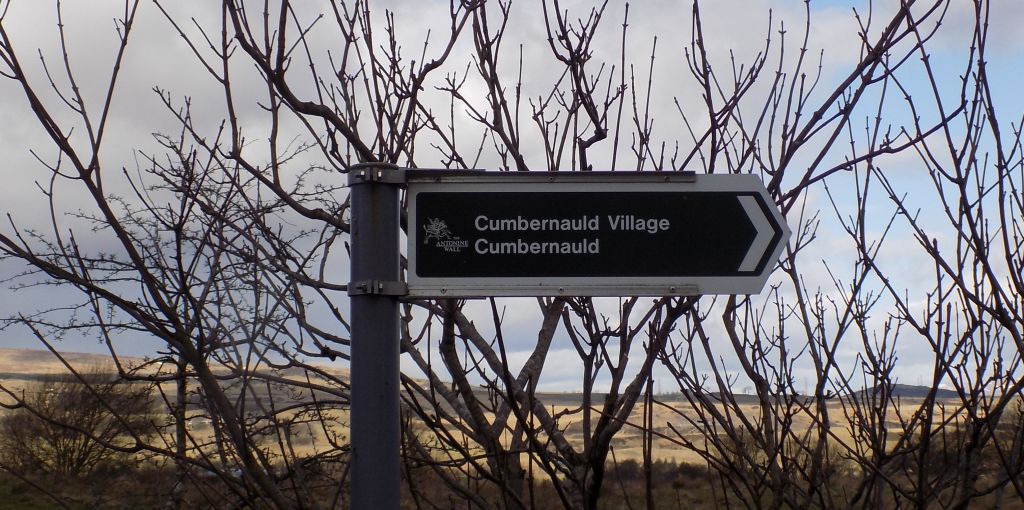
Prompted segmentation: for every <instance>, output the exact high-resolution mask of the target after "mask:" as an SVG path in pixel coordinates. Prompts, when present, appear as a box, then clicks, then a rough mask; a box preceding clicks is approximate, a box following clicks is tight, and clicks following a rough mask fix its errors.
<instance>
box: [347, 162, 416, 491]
mask: <svg viewBox="0 0 1024 510" xmlns="http://www.w3.org/2000/svg"><path fill="white" fill-rule="evenodd" d="M403 175H404V172H403V171H401V170H398V169H397V168H396V167H394V166H393V165H380V164H369V165H358V166H356V167H354V168H353V169H352V170H351V172H350V174H349V185H350V193H351V198H352V204H351V205H352V216H351V217H352V232H351V233H352V244H351V250H352V258H351V261H352V271H351V278H352V279H351V281H350V283H349V291H348V292H349V295H350V296H351V298H350V304H351V311H352V316H351V318H350V320H351V325H352V350H351V355H352V359H351V385H352V387H351V415H350V432H351V441H352V457H351V458H352V465H351V475H352V477H351V483H352V492H351V497H352V508H353V509H354V510H378V509H380V510H397V509H398V508H399V493H400V490H399V489H400V486H401V474H400V468H399V456H400V447H399V445H400V440H401V437H400V433H401V432H400V430H399V407H398V406H399V393H398V392H399V367H398V361H399V336H398V335H399V329H398V327H399V326H398V299H399V296H400V295H402V294H404V291H403V285H402V284H401V283H400V279H401V275H400V267H399V256H400V255H399V246H398V244H399V228H400V227H399V215H400V212H399V207H400V205H399V188H400V186H401V182H404V178H400V179H399V177H400V176H403Z"/></svg>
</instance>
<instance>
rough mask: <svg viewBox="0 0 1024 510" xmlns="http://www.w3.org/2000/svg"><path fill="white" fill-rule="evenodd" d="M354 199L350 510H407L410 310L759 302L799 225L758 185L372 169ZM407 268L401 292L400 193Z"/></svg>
mask: <svg viewBox="0 0 1024 510" xmlns="http://www.w3.org/2000/svg"><path fill="white" fill-rule="evenodd" d="M349 184H350V186H351V192H352V195H351V198H352V246H351V248H352V257H351V260H352V269H351V271H352V272H351V277H352V279H351V281H350V282H349V285H348V292H349V295H350V296H351V311H352V313H351V332H352V350H351V356H352V359H351V367H352V373H351V386H352V388H351V400H350V402H351V410H352V414H351V434H352V436H351V437H352V464H351V466H352V468H351V469H352V499H351V506H352V508H357V509H363V508H374V509H388V510H391V509H397V508H398V505H399V501H398V495H399V482H400V470H399V444H400V438H399V426H398V425H399V422H398V420H399V405H398V402H399V398H398V397H399V394H398V392H399V389H398V388H399V385H398V383H399V366H398V358H399V348H398V344H399V337H398V335H399V327H398V320H399V317H398V310H399V307H398V302H399V300H400V299H402V298H403V297H412V298H431V297H438V298H446V297H447V298H462V297H483V296H684V295H698V294H753V293H757V292H760V291H761V288H762V287H764V284H765V282H766V281H767V279H768V275H769V273H770V272H771V270H772V269H773V268H774V266H775V263H776V261H777V260H778V258H779V254H780V253H781V251H782V249H783V247H784V246H785V244H786V242H787V240H788V239H789V234H790V232H789V228H788V227H787V226H786V223H785V221H784V219H783V218H782V215H781V214H780V213H779V211H778V209H777V208H776V207H775V204H774V202H773V201H772V200H771V197H770V196H769V195H768V192H767V191H766V190H765V188H764V185H762V184H761V181H760V180H759V179H758V178H757V177H755V176H752V175H699V176H698V175H694V174H693V173H688V172H657V173H655V172H614V173H613V172H586V173H538V172H528V173H513V172H477V171H470V172H454V171H441V170H404V169H399V168H396V167H394V166H391V165H379V164H370V165H361V166H358V167H356V168H353V169H352V172H351V173H350V174H349ZM403 187H404V188H406V190H407V195H406V199H407V200H406V202H407V209H406V213H407V215H406V216H407V229H406V230H407V232H408V250H407V260H408V271H407V272H406V278H405V281H404V282H403V281H401V271H400V258H399V242H398V239H399V225H400V223H401V219H400V218H401V214H400V212H401V211H399V196H400V195H399V190H400V188H403Z"/></svg>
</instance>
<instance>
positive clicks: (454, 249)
mask: <svg viewBox="0 0 1024 510" xmlns="http://www.w3.org/2000/svg"><path fill="white" fill-rule="evenodd" d="M423 232H424V234H426V235H425V236H424V237H423V244H433V245H434V246H435V247H437V248H440V249H442V250H444V251H447V252H451V253H459V252H461V251H462V250H463V249H464V248H468V247H469V241H468V240H463V239H462V238H461V237H459V236H457V235H454V234H452V231H451V229H449V228H448V223H447V222H445V221H444V220H442V219H440V218H427V224H426V225H423ZM431 241H433V243H431Z"/></svg>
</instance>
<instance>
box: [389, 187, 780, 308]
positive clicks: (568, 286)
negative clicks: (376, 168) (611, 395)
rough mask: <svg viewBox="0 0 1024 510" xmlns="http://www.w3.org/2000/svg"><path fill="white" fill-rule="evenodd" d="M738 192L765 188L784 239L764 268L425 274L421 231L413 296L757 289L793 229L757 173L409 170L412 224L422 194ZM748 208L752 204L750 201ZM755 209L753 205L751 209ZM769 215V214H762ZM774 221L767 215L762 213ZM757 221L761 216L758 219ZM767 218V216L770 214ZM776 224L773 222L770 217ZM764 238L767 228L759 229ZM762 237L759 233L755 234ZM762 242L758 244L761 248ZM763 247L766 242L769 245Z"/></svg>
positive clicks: (411, 276) (412, 247)
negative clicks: (653, 273)
mask: <svg viewBox="0 0 1024 510" xmlns="http://www.w3.org/2000/svg"><path fill="white" fill-rule="evenodd" d="M657 191H660V192H665V191H668V192H681V191H685V192H735V193H756V194H759V195H760V196H761V197H762V199H763V200H764V201H765V203H766V204H768V205H769V207H768V209H769V210H770V213H771V214H772V215H773V217H774V218H775V221H776V222H777V223H778V224H779V225H780V226H781V227H782V238H781V239H780V240H779V243H778V244H777V245H776V246H775V249H774V250H773V251H772V253H771V254H770V258H769V262H768V264H766V265H765V268H764V270H763V271H762V272H761V274H758V275H751V276H704V277H663V276H658V277H632V276H630V277H590V276H588V277H557V276H547V277H537V278H533V279H531V278H529V277H521V276H515V277H483V278H481V277H471V278H448V277H445V278H425V277H420V276H417V275H416V270H415V269H416V261H417V255H416V253H417V249H418V248H419V246H418V243H417V241H418V240H419V239H421V238H420V237H419V236H418V235H409V236H408V239H407V242H406V250H407V251H406V257H407V261H408V271H407V272H406V279H407V284H408V287H409V293H408V296H407V297H408V298H447V297H451V298H477V297H516V296H519V297H529V296H588V297H599V296H693V295H702V294H756V293H758V292H760V291H761V290H762V289H763V288H764V285H765V283H766V282H767V280H768V276H769V275H770V274H771V272H772V271H773V270H774V269H775V266H776V265H777V262H776V261H777V260H778V259H779V255H781V253H782V250H783V249H784V248H785V246H786V243H787V242H788V240H789V237H790V235H791V232H790V229H789V226H788V225H787V224H786V221H785V218H783V217H782V214H781V213H780V212H779V210H778V207H776V206H775V203H774V201H773V200H772V199H771V197H770V196H769V195H768V191H767V190H766V189H765V187H764V184H763V183H762V182H761V180H760V179H759V178H758V177H757V176H755V175H750V174H701V175H694V174H691V173H683V172H589V173H585V172H572V173H569V172H565V173H553V172H552V173H539V172H531V173H516V172H474V173H471V174H470V173H461V172H451V173H449V172H445V171H420V172H415V173H414V172H410V177H409V179H408V182H407V195H406V197H407V206H406V207H407V209H406V210H407V215H408V217H407V221H408V222H407V225H410V228H412V227H411V226H413V225H417V224H418V221H417V220H418V218H416V199H417V196H418V195H419V194H420V193H426V192H435V193H436V192H453V193H470V192H478V193H483V192H487V193H503V192H505V193H522V192H529V193H565V192H657ZM744 205H745V208H746V204H744ZM748 213H749V211H748ZM762 218H763V216H762ZM763 219H764V220H767V218H763ZM751 221H752V222H754V223H755V225H757V224H758V223H762V222H760V221H758V219H756V218H755V219H751ZM763 224H768V221H763ZM769 228H770V224H769ZM759 237H760V235H759ZM755 241H756V240H755ZM757 244H759V243H756V242H755V243H754V245H753V246H752V247H751V249H752V250H753V249H756V248H757ZM762 249H763V248H762Z"/></svg>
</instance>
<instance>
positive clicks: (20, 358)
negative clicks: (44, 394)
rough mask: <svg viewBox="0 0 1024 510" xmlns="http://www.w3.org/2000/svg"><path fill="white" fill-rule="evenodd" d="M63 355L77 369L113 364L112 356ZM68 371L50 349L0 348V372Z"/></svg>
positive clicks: (139, 360)
mask: <svg viewBox="0 0 1024 510" xmlns="http://www.w3.org/2000/svg"><path fill="white" fill-rule="evenodd" d="M60 354H61V356H62V357H63V358H64V359H65V361H67V362H68V363H70V364H71V366H73V367H75V369H76V370H80V369H87V368H90V367H96V366H99V367H104V366H111V365H113V362H112V361H111V360H110V356H107V355H103V354H90V353H84V352H62V353H60ZM121 361H122V362H123V363H127V364H132V365H134V364H139V363H142V362H143V359H142V358H130V357H123V358H121ZM63 372H67V368H65V367H64V364H63V363H61V361H60V360H59V359H57V357H56V356H54V355H53V353H52V352H50V351H42V350H36V349H0V374H7V375H41V374H55V373H63Z"/></svg>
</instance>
